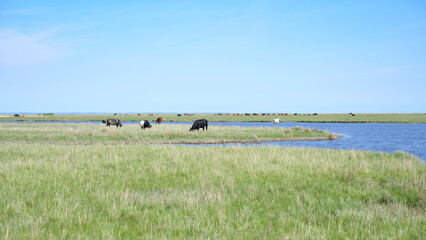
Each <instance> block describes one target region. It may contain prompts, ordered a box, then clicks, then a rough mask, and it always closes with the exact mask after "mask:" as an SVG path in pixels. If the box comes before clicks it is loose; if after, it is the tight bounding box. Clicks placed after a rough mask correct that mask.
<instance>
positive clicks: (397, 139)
mask: <svg viewBox="0 0 426 240" xmlns="http://www.w3.org/2000/svg"><path fill="white" fill-rule="evenodd" d="M48 123H51V122H48ZM62 123H94V124H99V123H100V122H87V121H66V122H65V121H63V122H62ZM163 123H164V124H188V125H189V124H192V122H163ZM123 124H139V122H123ZM209 124H210V125H222V126H241V127H295V126H300V127H305V128H314V129H318V130H328V131H330V132H333V133H336V134H339V135H341V136H343V137H342V138H339V139H336V140H333V141H291V142H289V141H283V142H263V143H249V144H240V145H279V146H292V147H316V148H333V149H356V150H369V151H382V152H395V151H399V150H402V151H404V152H408V153H412V154H414V155H416V156H418V157H420V158H421V159H423V160H424V161H426V124H403V123H395V124H394V123H295V122H280V123H279V124H278V125H275V126H274V124H273V123H272V122H209ZM153 127H155V125H153ZM210 129H211V128H210ZM225 145H232V144H225Z"/></svg>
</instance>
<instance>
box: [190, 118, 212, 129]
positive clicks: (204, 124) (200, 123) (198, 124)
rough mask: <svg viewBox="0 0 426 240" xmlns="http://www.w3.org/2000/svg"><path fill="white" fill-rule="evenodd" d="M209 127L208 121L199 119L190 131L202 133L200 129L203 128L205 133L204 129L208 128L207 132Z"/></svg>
mask: <svg viewBox="0 0 426 240" xmlns="http://www.w3.org/2000/svg"><path fill="white" fill-rule="evenodd" d="M207 126H208V121H207V120H206V119H198V120H196V121H195V122H194V124H192V127H191V128H190V129H189V131H194V130H198V131H200V128H202V129H203V131H204V128H206V130H207Z"/></svg>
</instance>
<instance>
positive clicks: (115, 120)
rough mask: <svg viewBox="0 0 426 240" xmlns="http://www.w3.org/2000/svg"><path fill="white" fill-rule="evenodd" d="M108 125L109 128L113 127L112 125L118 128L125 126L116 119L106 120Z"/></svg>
mask: <svg viewBox="0 0 426 240" xmlns="http://www.w3.org/2000/svg"><path fill="white" fill-rule="evenodd" d="M106 125H107V127H109V126H111V125H115V126H116V127H122V126H123V124H121V121H120V119H114V118H108V119H107V120H106Z"/></svg>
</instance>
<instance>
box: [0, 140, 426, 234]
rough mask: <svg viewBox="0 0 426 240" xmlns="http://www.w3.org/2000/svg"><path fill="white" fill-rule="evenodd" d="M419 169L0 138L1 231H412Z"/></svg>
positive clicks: (318, 156)
mask: <svg viewBox="0 0 426 240" xmlns="http://www.w3.org/2000/svg"><path fill="white" fill-rule="evenodd" d="M425 179H426V167H425V164H424V163H423V162H421V161H420V160H419V159H418V158H416V157H414V156H412V155H409V154H405V153H396V154H384V153H371V152H358V151H339V150H318V149H297V148H281V147H220V146H217V147H206V146H200V147H189V146H174V145H166V146H158V145H148V146H147V145H140V144H136V145H125V144H118V145H102V144H95V145H64V144H46V143H42V144H31V145H28V144H25V143H24V144H22V143H20V142H19V143H18V142H13V141H12V142H3V143H2V144H0V209H1V211H0V238H1V239H69V238H71V239H86V238H89V239H101V238H102V239H117V238H126V239H140V238H148V239H159V238H220V239H245V238H249V239H253V238H254V239H307V238H320V239H325V238H327V239H421V238H423V237H424V226H425V224H426V216H425V211H426V196H425V187H426V183H425Z"/></svg>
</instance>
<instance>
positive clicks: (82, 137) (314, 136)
mask: <svg viewBox="0 0 426 240" xmlns="http://www.w3.org/2000/svg"><path fill="white" fill-rule="evenodd" d="M190 127H191V126H190V125H186V124H185V125H184V124H160V125H153V126H152V128H148V129H145V130H142V129H141V128H140V126H139V124H125V125H124V126H123V127H118V128H117V127H114V126H113V127H106V126H105V124H91V123H28V122H22V123H0V133H1V134H0V142H22V143H53V144H178V143H250V142H254V143H258V142H264V141H292V140H293V141H294V140H333V139H336V138H338V137H339V136H337V135H335V134H333V133H331V132H328V131H319V130H316V129H309V128H300V127H294V128H281V127H280V128H271V127H262V128H260V127H236V126H235V127H231V126H212V125H210V126H209V128H208V130H207V131H203V130H201V131H192V132H189V128H190Z"/></svg>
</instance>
